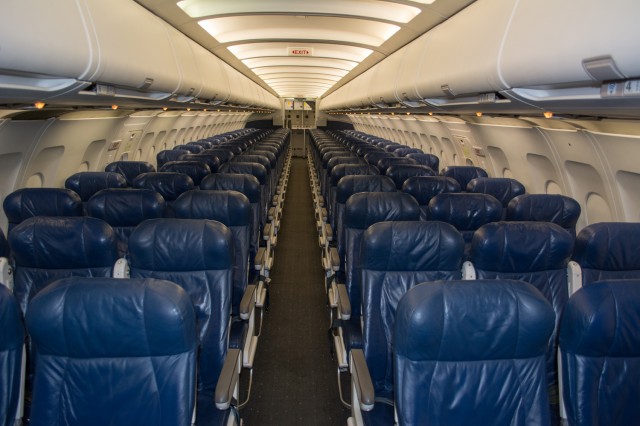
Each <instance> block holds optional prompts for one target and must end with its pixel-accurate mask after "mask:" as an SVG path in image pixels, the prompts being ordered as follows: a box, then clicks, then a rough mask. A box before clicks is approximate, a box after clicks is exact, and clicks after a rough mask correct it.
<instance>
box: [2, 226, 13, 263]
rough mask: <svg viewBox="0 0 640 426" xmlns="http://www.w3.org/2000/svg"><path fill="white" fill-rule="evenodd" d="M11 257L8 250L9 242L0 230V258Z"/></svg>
mask: <svg viewBox="0 0 640 426" xmlns="http://www.w3.org/2000/svg"><path fill="white" fill-rule="evenodd" d="M9 256H11V249H9V242H8V241H7V237H6V236H5V235H4V232H3V231H2V229H0V257H6V258H9Z"/></svg>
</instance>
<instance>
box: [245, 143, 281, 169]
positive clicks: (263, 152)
mask: <svg viewBox="0 0 640 426" xmlns="http://www.w3.org/2000/svg"><path fill="white" fill-rule="evenodd" d="M274 149H275V148H274ZM248 154H250V155H258V156H261V157H265V158H266V159H267V160H269V166H270V167H271V168H272V169H275V168H276V165H277V163H278V157H276V154H274V152H273V151H270V150H269V149H268V148H266V147H264V148H253V149H251V151H249V153H248Z"/></svg>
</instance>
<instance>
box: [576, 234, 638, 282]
mask: <svg viewBox="0 0 640 426" xmlns="http://www.w3.org/2000/svg"><path fill="white" fill-rule="evenodd" d="M638 241H640V223H627V222H603V223H594V224H591V225H589V226H587V227H586V228H583V229H582V231H580V233H579V234H578V236H577V237H576V246H575V249H574V250H573V260H575V261H576V262H578V263H579V264H580V266H581V267H582V268H590V269H600V270H605V271H630V270H637V271H640V250H638Z"/></svg>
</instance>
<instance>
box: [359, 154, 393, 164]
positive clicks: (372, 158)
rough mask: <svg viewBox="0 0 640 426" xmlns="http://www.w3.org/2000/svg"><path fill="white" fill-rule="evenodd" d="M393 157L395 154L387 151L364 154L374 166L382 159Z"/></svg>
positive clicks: (366, 159) (365, 158) (367, 160)
mask: <svg viewBox="0 0 640 426" xmlns="http://www.w3.org/2000/svg"><path fill="white" fill-rule="evenodd" d="M393 157H395V156H394V155H393V154H391V153H389V152H387V151H372V152H368V153H366V154H365V155H364V160H365V161H366V162H367V163H369V164H371V165H372V166H377V165H378V161H380V160H381V159H383V158H393Z"/></svg>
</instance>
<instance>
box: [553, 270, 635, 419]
mask: <svg viewBox="0 0 640 426" xmlns="http://www.w3.org/2000/svg"><path fill="white" fill-rule="evenodd" d="M638 306H640V280H638V279H632V280H606V281H599V282H596V283H591V284H589V285H588V286H586V287H583V288H581V289H579V290H578V291H577V292H576V293H574V294H573V295H572V296H571V298H570V299H569V302H568V303H567V306H566V307H565V310H564V314H563V315H562V322H561V325H560V357H561V359H562V390H563V392H562V393H563V395H562V396H563V402H564V407H565V409H566V414H567V419H568V421H569V424H570V425H576V426H596V425H631V424H637V423H638V419H640V405H639V404H638V403H637V400H636V396H637V395H638V393H639V392H640V381H639V380H638V377H640V329H639V328H638V323H639V322H640V317H639V311H638Z"/></svg>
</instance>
